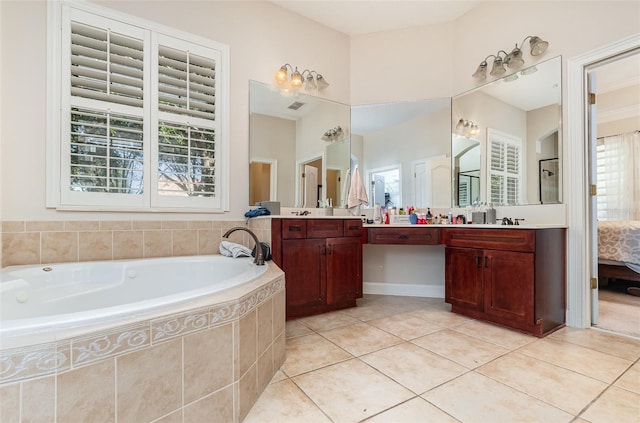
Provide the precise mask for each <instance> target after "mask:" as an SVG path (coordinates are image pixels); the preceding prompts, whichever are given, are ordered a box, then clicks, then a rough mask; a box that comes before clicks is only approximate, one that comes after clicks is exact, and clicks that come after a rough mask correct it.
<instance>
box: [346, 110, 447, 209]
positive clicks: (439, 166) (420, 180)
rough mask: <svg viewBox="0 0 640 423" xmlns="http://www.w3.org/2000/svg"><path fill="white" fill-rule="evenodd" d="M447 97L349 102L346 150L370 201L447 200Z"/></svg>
mask: <svg viewBox="0 0 640 423" xmlns="http://www.w3.org/2000/svg"><path fill="white" fill-rule="evenodd" d="M450 114H451V99H449V98H446V99H435V100H424V101H415V102H398V103H385V104H374V105H363V106H353V107H352V108H351V130H352V133H351V154H352V160H354V161H356V162H358V163H359V164H360V165H359V166H360V167H359V169H360V172H361V176H362V178H363V180H364V181H366V182H365V183H367V184H368V192H367V194H368V196H369V206H370V207H373V206H374V204H380V205H387V206H391V207H397V208H400V207H405V206H407V205H411V206H414V207H416V208H427V207H443V208H448V207H449V206H450V205H451V157H450V148H451V146H450V135H451V131H450V127H449V119H450Z"/></svg>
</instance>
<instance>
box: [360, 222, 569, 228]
mask: <svg viewBox="0 0 640 423" xmlns="http://www.w3.org/2000/svg"><path fill="white" fill-rule="evenodd" d="M362 226H363V227H365V228H381V229H386V228H389V229H392V228H451V229H456V228H458V229H548V228H566V227H567V225H561V224H553V223H544V224H527V225H523V224H520V225H502V224H498V223H496V224H494V225H488V224H482V225H480V224H477V225H474V224H469V225H439V224H438V225H437V224H432V225H412V224H408V223H394V224H392V225H383V224H375V223H374V224H364V225H362Z"/></svg>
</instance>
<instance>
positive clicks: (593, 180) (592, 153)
mask: <svg viewBox="0 0 640 423" xmlns="http://www.w3.org/2000/svg"><path fill="white" fill-rule="evenodd" d="M596 86H597V85H596V73H595V72H593V71H589V70H587V90H588V92H589V97H590V98H593V101H589V103H588V108H589V110H588V114H589V117H588V122H589V128H588V134H587V136H588V139H589V184H590V185H591V186H592V187H595V186H596V185H597V183H598V180H597V168H598V167H597V165H596V151H597V147H596V143H597V142H598V141H597V137H598V130H597V127H598V119H597V116H596V102H595V95H596ZM593 194H594V192H593V191H592V192H591V196H590V198H589V210H590V213H589V214H588V216H589V225H590V228H589V232H590V233H591V237H590V239H591V242H589V245H590V247H591V248H589V254H590V255H591V269H590V270H591V272H590V273H591V280H592V281H593V280H594V279H595V280H596V281H597V280H598V219H597V213H598V205H597V202H598V199H597V197H596V196H595V195H593ZM591 324H592V325H597V324H598V285H597V282H596V284H591Z"/></svg>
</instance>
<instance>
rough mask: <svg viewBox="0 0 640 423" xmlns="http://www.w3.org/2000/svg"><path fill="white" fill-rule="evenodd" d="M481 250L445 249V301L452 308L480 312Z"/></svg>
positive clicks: (481, 306) (481, 293)
mask: <svg viewBox="0 0 640 423" xmlns="http://www.w3.org/2000/svg"><path fill="white" fill-rule="evenodd" d="M482 265H483V262H482V250H478V249H475V248H458V247H446V248H445V300H446V302H448V303H449V304H451V305H452V306H457V307H460V308H462V309H465V310H473V311H478V312H482V311H483V308H484V304H483V303H484V291H483V284H482V275H483V272H482V268H481V266H482Z"/></svg>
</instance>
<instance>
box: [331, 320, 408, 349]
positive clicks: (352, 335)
mask: <svg viewBox="0 0 640 423" xmlns="http://www.w3.org/2000/svg"><path fill="white" fill-rule="evenodd" d="M321 335H322V336H324V337H325V338H327V339H328V340H329V341H331V342H333V343H334V344H336V345H338V346H339V347H340V348H343V349H345V350H346V351H348V352H350V353H351V354H353V355H355V356H356V357H357V356H360V355H362V354H367V353H370V352H373V351H377V350H380V349H382V348H386V347H390V346H391V345H395V344H399V343H401V342H402V339H400V338H398V337H397V336H394V335H391V334H389V333H387V332H385V331H382V330H380V329H378V328H375V327H373V326H371V325H368V324H367V323H358V324H355V325H349V326H343V327H341V328H337V329H331V330H328V331H325V332H321Z"/></svg>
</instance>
